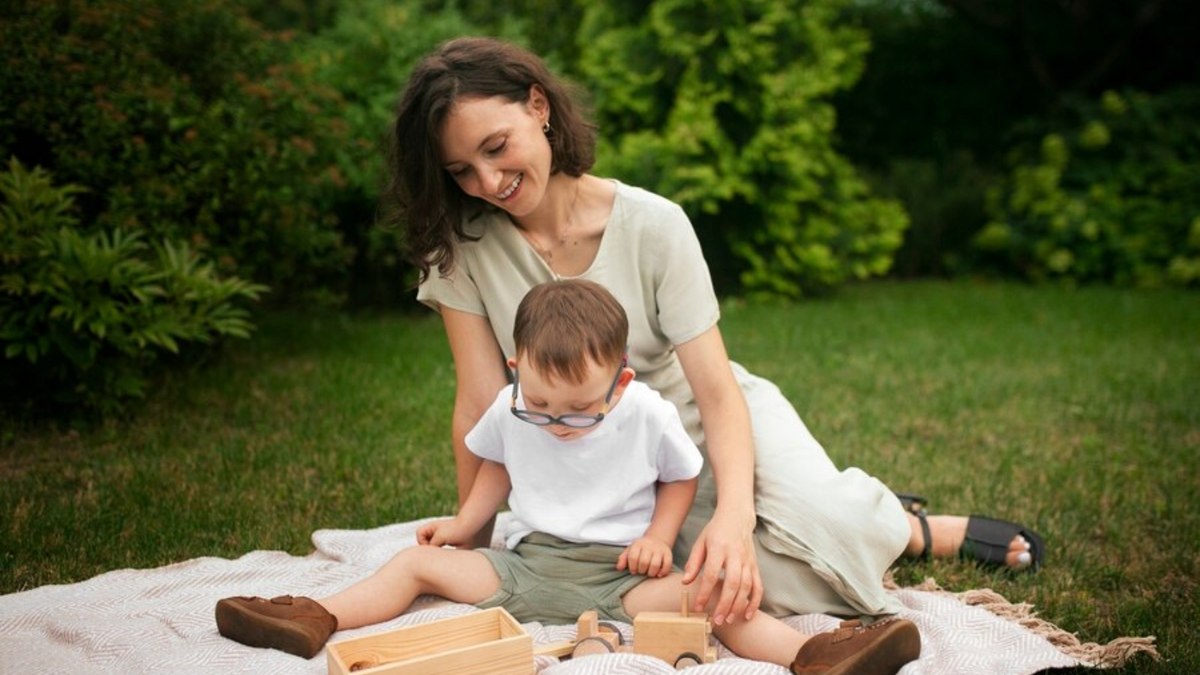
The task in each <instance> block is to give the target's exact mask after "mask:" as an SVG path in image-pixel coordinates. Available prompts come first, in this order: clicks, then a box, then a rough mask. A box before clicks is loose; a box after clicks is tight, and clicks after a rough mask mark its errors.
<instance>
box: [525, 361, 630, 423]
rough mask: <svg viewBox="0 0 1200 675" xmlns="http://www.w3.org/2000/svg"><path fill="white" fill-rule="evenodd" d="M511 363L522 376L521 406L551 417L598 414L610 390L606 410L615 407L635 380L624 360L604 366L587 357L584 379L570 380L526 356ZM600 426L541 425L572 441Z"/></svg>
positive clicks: (603, 408) (603, 407) (602, 410)
mask: <svg viewBox="0 0 1200 675" xmlns="http://www.w3.org/2000/svg"><path fill="white" fill-rule="evenodd" d="M508 365H509V367H510V368H514V369H517V372H518V375H519V389H520V395H521V399H522V400H523V401H522V402H519V405H518V407H520V408H522V409H523V410H526V411H529V412H531V413H543V414H546V415H550V416H552V417H562V416H563V415H588V416H595V415H598V414H600V413H601V412H605V411H606V408H605V398H607V397H608V393H609V391H612V397H611V399H609V402H608V406H607V409H612V408H613V407H614V406H615V405H616V404H617V401H618V400H619V399H620V397H621V394H622V393H623V392H624V391H625V387H626V386H627V385H628V384H629V381H630V380H632V379H633V370H631V369H629V368H626V367H624V364H623V363H621V364H616V365H613V364H607V365H604V366H601V365H599V364H597V363H595V362H594V361H591V360H588V365H587V375H586V377H584V378H583V381H582V382H570V381H568V380H566V379H563V378H561V377H554V376H552V375H550V374H549V373H543V372H541V371H540V370H538V368H537V366H535V365H533V363H532V362H531V361H529V360H526V359H521V360H519V361H517V360H513V359H509V362H508ZM614 383H615V384H614ZM597 426H599V425H593V426H590V427H587V428H583V429H579V428H574V427H570V426H567V425H565V424H548V425H545V426H543V427H542V428H543V429H545V430H546V432H547V433H550V434H552V435H553V436H554V437H555V438H557V439H559V440H562V441H569V440H573V439H576V438H580V437H582V436H585V435H587V434H589V433H591V431H592V430H593V429H595V428H596V427H597Z"/></svg>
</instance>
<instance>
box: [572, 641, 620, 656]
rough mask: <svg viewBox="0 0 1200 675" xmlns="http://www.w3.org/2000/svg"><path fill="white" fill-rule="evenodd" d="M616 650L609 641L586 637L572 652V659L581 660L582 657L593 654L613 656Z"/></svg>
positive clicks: (577, 643) (576, 644)
mask: <svg viewBox="0 0 1200 675" xmlns="http://www.w3.org/2000/svg"><path fill="white" fill-rule="evenodd" d="M615 651H616V650H615V649H613V646H612V645H611V644H609V642H608V640H605V639H604V638H600V637H585V638H583V639H582V640H580V641H579V642H576V643H575V649H573V650H571V658H573V659H575V658H579V657H580V656H591V655H592V654H611V653H613V652H615Z"/></svg>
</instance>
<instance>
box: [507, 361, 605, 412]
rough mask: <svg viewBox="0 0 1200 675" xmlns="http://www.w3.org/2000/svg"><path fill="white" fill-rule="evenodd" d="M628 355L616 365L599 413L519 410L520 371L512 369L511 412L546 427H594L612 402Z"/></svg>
mask: <svg viewBox="0 0 1200 675" xmlns="http://www.w3.org/2000/svg"><path fill="white" fill-rule="evenodd" d="M628 360H629V357H627V356H626V357H623V358H622V359H621V365H620V366H617V374H616V375H614V376H613V381H612V384H610V385H609V386H608V393H607V394H605V395H604V406H603V407H602V408H600V413H599V414H597V415H584V414H583V413H567V414H566V415H559V416H558V417H555V416H554V415H548V414H546V413H542V412H535V411H533V410H521V409H518V408H517V387H518V386H520V382H521V371H520V370H519V369H514V370H513V394H512V408H511V410H512V414H513V415H515V416H516V418H517V419H519V420H521V421H522V422H529V423H530V424H536V425H538V426H539V427H548V426H550V425H551V424H561V425H562V426H564V427H571V428H572V429H587V428H589V427H594V426H596V425H597V424H599V423H600V422H601V421H602V420H604V416H605V415H606V414H608V406H609V404H610V403H611V402H612V396H613V392H615V391H616V390H617V382H618V381H620V379H621V373H622V371H624V370H625V365H626V363H627V362H628Z"/></svg>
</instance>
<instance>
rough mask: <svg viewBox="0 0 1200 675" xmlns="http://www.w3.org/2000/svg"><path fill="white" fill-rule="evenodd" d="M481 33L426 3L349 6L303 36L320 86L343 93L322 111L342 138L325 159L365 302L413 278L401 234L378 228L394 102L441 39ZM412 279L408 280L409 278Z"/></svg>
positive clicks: (374, 0) (382, 1)
mask: <svg viewBox="0 0 1200 675" xmlns="http://www.w3.org/2000/svg"><path fill="white" fill-rule="evenodd" d="M477 32H478V30H477V29H476V28H475V27H474V26H473V25H472V24H471V23H469V22H468V21H467V20H466V19H464V18H463V17H462V16H461V15H460V14H459V13H458V12H457V11H456V10H454V9H453V8H451V9H444V10H440V11H433V10H426V9H424V8H423V4H422V2H421V1H420V0H363V1H362V2H354V3H347V4H345V5H343V6H342V7H341V8H340V9H339V11H338V14H337V17H336V20H335V21H334V22H333V23H332V25H331V26H329V27H328V28H326V29H325V30H323V31H321V32H320V33H319V34H317V35H316V36H314V37H312V38H309V39H305V40H302V41H299V42H298V44H297V48H296V51H295V54H294V56H295V58H296V60H297V62H298V65H299V67H300V68H302V69H303V70H304V72H305V73H306V77H307V78H308V79H309V80H310V81H311V82H313V83H314V85H315V86H317V87H320V88H323V89H327V90H330V91H334V92H336V93H337V96H336V98H335V99H331V100H332V101H335V102H336V104H335V105H334V106H332V107H327V108H325V109H323V110H322V111H321V113H320V115H321V117H322V118H323V119H326V120H327V121H328V123H329V124H334V125H338V126H339V127H341V129H342V135H343V138H344V141H343V142H342V143H340V144H338V145H337V146H336V147H332V148H330V154H329V156H328V157H327V158H325V159H326V160H327V161H329V162H330V166H331V169H330V170H331V171H332V172H334V175H335V176H336V178H337V181H338V191H337V196H336V201H334V202H331V203H330V204H329V206H328V208H329V209H330V210H331V211H333V212H336V213H338V215H339V221H340V222H341V226H342V232H343V235H344V237H345V241H346V242H347V243H348V244H350V245H351V246H352V247H353V249H354V250H355V252H356V254H357V256H356V259H355V275H356V279H355V281H356V294H357V295H358V296H359V297H358V299H360V300H368V301H372V302H377V303H379V302H389V301H390V302H395V297H396V296H397V295H402V294H405V293H407V292H408V291H407V289H406V288H405V287H406V286H407V285H410V284H411V283H415V280H416V279H415V273H414V272H413V271H412V270H410V269H409V268H408V265H407V262H406V260H405V258H404V256H403V255H402V251H401V249H402V246H403V240H402V235H403V233H402V231H401V230H400V229H398V228H395V227H379V226H376V221H377V218H376V209H377V205H378V202H379V194H380V188H381V186H382V184H383V180H384V157H385V147H386V140H387V136H388V133H389V132H390V124H391V121H392V116H393V114H394V113H395V104H396V101H397V99H398V97H399V95H400V91H401V89H402V88H403V87H404V83H405V82H407V81H408V75H409V72H410V71H411V70H412V67H413V66H414V65H415V64H416V62H417V60H418V59H419V58H420V57H421V56H423V55H424V54H425V53H427V52H429V51H432V50H433V48H434V47H436V46H437V45H438V44H439V43H441V42H442V41H444V40H448V39H450V38H453V37H457V36H460V35H466V34H472V33H477ZM406 281H407V282H410V283H406Z"/></svg>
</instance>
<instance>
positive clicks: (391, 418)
mask: <svg viewBox="0 0 1200 675" xmlns="http://www.w3.org/2000/svg"><path fill="white" fill-rule="evenodd" d="M722 326H723V329H724V332H725V337H726V342H727V344H728V346H729V349H730V353H731V355H732V356H733V358H734V359H736V360H738V361H740V362H742V363H743V364H744V365H746V366H747V367H748V368H750V369H751V370H753V371H755V372H758V373H759V374H762V375H764V376H767V377H769V378H771V379H772V380H774V381H775V382H776V383H778V384H779V385H780V387H781V388H782V389H783V391H784V393H785V394H787V395H788V397H789V398H790V399H791V400H792V401H793V402H794V403H795V404H796V406H797V408H798V409H799V410H800V412H801V414H802V415H803V417H804V418H805V420H806V422H807V423H808V425H809V427H810V428H811V429H812V430H813V433H814V434H815V435H816V436H817V438H818V439H821V440H822V442H823V443H824V444H825V446H826V448H827V449H828V451H829V454H830V455H831V456H832V457H833V458H834V460H835V461H836V462H838V463H839V464H841V465H857V466H860V467H862V468H863V469H865V470H866V471H868V472H870V473H873V474H875V475H877V476H879V477H881V478H883V479H884V480H885V481H886V482H887V483H888V484H889V485H892V486H893V487H894V488H895V489H897V490H901V491H906V492H916V493H919V494H923V495H925V496H926V497H928V498H929V499H930V500H931V501H932V505H933V507H934V509H933V510H934V511H946V512H971V511H975V512H984V513H991V514H995V515H999V516H1003V517H1009V518H1012V519H1016V520H1020V521H1022V522H1026V523H1029V524H1031V525H1034V526H1036V528H1037V529H1038V530H1039V531H1040V532H1041V533H1042V534H1043V535H1044V537H1045V538H1046V540H1047V542H1048V547H1049V560H1048V561H1047V567H1046V569H1044V570H1043V571H1042V572H1040V573H1039V574H1037V575H1020V576H1015V577H1014V576H1008V575H1006V574H1003V573H993V572H988V571H984V570H980V569H977V568H975V567H973V566H970V565H966V564H962V563H958V562H951V561H939V562H934V563H928V564H926V563H922V564H916V563H907V564H901V565H900V566H899V567H898V569H897V571H896V575H897V579H898V580H900V581H901V582H904V583H914V582H919V581H921V580H922V579H924V578H925V577H926V576H932V577H934V578H935V579H936V580H937V581H938V583H940V584H941V585H942V586H943V587H945V588H947V589H949V590H964V589H967V588H973V587H991V588H993V589H995V590H997V591H998V592H1000V593H1002V594H1004V595H1005V596H1006V597H1007V598H1008V599H1009V600H1012V601H1014V602H1018V601H1020V602H1029V603H1032V604H1034V605H1035V606H1036V608H1037V610H1038V612H1039V615H1040V616H1041V617H1042V618H1044V619H1047V620H1049V621H1052V622H1055V623H1057V624H1059V625H1060V626H1062V627H1063V628H1066V629H1068V630H1071V631H1074V632H1076V633H1077V634H1078V635H1079V637H1080V638H1081V639H1084V640H1086V641H1098V642H1107V641H1109V640H1111V639H1113V638H1115V637H1118V636H1121V635H1155V636H1157V637H1158V645H1159V649H1160V651H1161V652H1162V653H1163V655H1164V657H1165V660H1164V661H1163V662H1161V663H1152V662H1150V661H1149V660H1148V659H1144V658H1143V659H1140V660H1137V661H1135V662H1134V663H1133V664H1132V665H1131V666H1129V667H1127V668H1126V669H1125V671H1124V672H1129V673H1132V672H1148V673H1179V674H1183V673H1194V672H1200V645H1198V644H1197V643H1198V642H1200V630H1198V629H1197V625H1200V592H1198V591H1200V581H1198V580H1200V569H1198V568H1200V564H1198V563H1200V471H1198V465H1200V459H1198V451H1200V295H1197V294H1195V293H1185V292H1178V291H1121V290H1112V289H1091V288H1089V289H1077V290H1072V289H1066V288H1058V287H1044V288H1032V287H1027V286H1019V285H1008V284H983V283H971V282H955V283H944V282H922V283H875V284H869V285H864V286H859V287H854V288H850V289H847V290H845V291H843V292H842V293H840V294H839V295H837V296H836V297H834V298H832V299H827V300H818V301H810V302H804V303H799V304H794V305H756V304H743V303H740V302H727V303H726V304H725V306H724V318H723V321H722ZM453 377H454V374H453V366H452V363H451V362H450V358H449V350H448V348H447V345H446V342H445V338H444V336H443V335H442V332H441V326H440V323H439V322H438V320H437V319H436V317H435V316H433V315H432V314H431V313H421V314H418V315H381V314H370V315H348V314H337V313H295V314H278V315H272V316H269V317H266V318H264V319H263V320H262V322H261V327H260V330H259V331H258V333H257V334H256V335H255V337H254V338H253V339H251V340H249V341H246V342H238V343H233V344H230V345H228V346H227V347H226V349H225V350H224V351H223V352H222V353H220V354H218V355H216V356H214V357H213V358H211V359H210V360H209V361H207V362H205V363H203V364H200V365H198V366H195V367H192V368H188V369H186V370H184V371H181V372H176V373H174V374H172V375H171V376H170V377H168V378H167V379H165V380H164V381H163V382H162V383H161V386H160V387H159V388H158V389H157V390H156V391H157V393H156V394H155V395H154V396H153V397H152V398H151V399H149V400H147V401H146V402H145V403H144V404H143V405H142V406H140V407H138V408H137V409H136V410H134V411H132V412H131V413H130V414H129V415H128V416H127V417H126V418H124V419H121V420H116V421H111V422H108V423H105V424H103V425H100V426H95V427H90V428H84V429H81V430H78V431H76V430H64V429H61V428H60V429H46V428H30V427H18V426H17V425H15V424H14V423H13V422H11V421H6V422H3V426H2V427H0V484H2V485H3V488H2V489H0V531H2V532H3V533H4V534H5V536H4V537H3V538H2V543H0V593H11V592H15V591H20V590H23V589H28V588H32V587H35V586H39V585H42V584H50V583H69V582H72V581H78V580H81V579H85V578H88V577H90V576H93V575H95V574H98V573H100V572H103V571H106V570H111V569H117V568H123V567H154V566H159V565H163V564H166V563H170V562H175V561H179V560H184V559H188V558H193V557H198V556H224V557H237V556H240V555H241V554H243V553H245V552H247V551H250V550H254V549H282V550H287V551H290V552H292V553H295V554H305V553H307V552H308V551H309V550H310V548H311V546H310V544H309V535H310V534H311V532H312V531H313V530H316V529H320V528H367V527H374V526H378V525H382V524H386V523H389V522H395V521H406V520H412V519H415V518H418V517H422V516H427V515H433V514H444V513H449V512H450V511H451V510H452V508H453V506H454V485H453V466H452V464H453V462H452V459H451V455H450V450H449V447H448V446H449V444H448V442H447V439H448V438H449V416H450V415H449V413H450V409H451V404H452V401H453Z"/></svg>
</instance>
